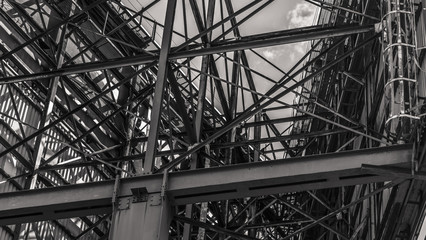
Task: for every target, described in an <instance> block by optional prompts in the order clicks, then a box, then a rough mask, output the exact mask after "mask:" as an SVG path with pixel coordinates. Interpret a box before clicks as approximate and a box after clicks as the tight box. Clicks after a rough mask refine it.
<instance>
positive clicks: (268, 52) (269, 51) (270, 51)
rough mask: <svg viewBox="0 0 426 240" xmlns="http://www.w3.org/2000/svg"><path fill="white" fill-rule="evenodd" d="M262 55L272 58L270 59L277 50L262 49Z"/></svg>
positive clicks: (274, 55)
mask: <svg viewBox="0 0 426 240" xmlns="http://www.w3.org/2000/svg"><path fill="white" fill-rule="evenodd" d="M263 55H264V56H265V57H266V58H267V59H269V60H272V59H274V58H275V57H276V56H277V52H276V51H273V50H266V51H263Z"/></svg>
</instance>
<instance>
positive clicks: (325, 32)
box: [0, 25, 374, 84]
mask: <svg viewBox="0 0 426 240" xmlns="http://www.w3.org/2000/svg"><path fill="white" fill-rule="evenodd" d="M372 30H374V25H366V26H356V25H349V26H348V25H346V26H333V27H321V26H313V27H305V28H299V29H291V30H284V31H279V32H273V33H268V34H259V35H252V36H247V37H243V38H241V39H238V40H231V41H229V40H224V41H220V42H217V43H216V44H213V45H211V46H210V47H205V48H198V47H199V46H198V45H196V46H191V48H193V50H185V51H178V52H173V48H172V49H171V53H170V55H169V57H168V59H169V60H177V59H181V58H191V57H197V56H203V55H207V54H217V53H222V52H231V51H237V50H245V49H252V48H261V47H269V46H276V45H283V44H289V43H295V42H303V41H310V40H314V39H321V38H330V37H338V36H345V35H350V34H358V33H365V32H369V31H372ZM194 48H196V49H194ZM158 57H159V56H158V52H152V53H151V54H143V55H138V56H134V57H125V58H117V59H111V60H108V61H105V62H93V63H84V64H75V65H71V66H67V67H63V68H61V69H58V70H53V71H49V72H42V73H35V74H28V75H22V76H14V77H6V78H1V79H0V84H2V83H11V82H20V81H34V80H40V79H45V78H51V77H56V76H64V75H71V74H78V73H85V72H92V71H98V70H100V69H110V68H120V67H126V66H133V65H143V64H148V63H151V62H153V61H156V60H158Z"/></svg>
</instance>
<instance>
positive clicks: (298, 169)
mask: <svg viewBox="0 0 426 240" xmlns="http://www.w3.org/2000/svg"><path fill="white" fill-rule="evenodd" d="M411 156H412V146H411V145H395V146H391V147H383V148H373V149H367V150H358V151H348V152H342V153H334V154H323V155H317V156H307V157H298V158H291V159H283V160H276V161H266V162H256V163H247V164H239V165H232V166H223V167H215V168H209V169H197V170H190V171H180V172H172V173H170V174H169V181H168V186H167V194H168V197H169V199H170V201H171V203H172V204H174V205H181V204H187V203H195V202H202V201H217V200H222V199H234V198H242V197H249V196H260V195H269V194H276V193H284V192H298V191H305V190H313V189H323V188H332V187H340V186H347V185H357V184H364V183H370V182H382V181H389V180H393V179H394V177H393V176H388V175H375V174H365V172H364V171H363V170H362V169H361V166H362V165H363V164H369V165H376V166H384V165H386V166H399V167H404V166H405V167H408V166H410V161H411ZM162 180H163V174H152V175H145V176H139V177H133V178H125V179H122V180H121V181H120V182H121V185H120V192H119V196H118V197H119V198H125V197H129V196H132V189H137V188H142V187H145V188H146V189H147V190H148V192H149V193H158V192H160V190H161V185H162ZM113 191H114V181H113V180H110V181H103V182H96V183H87V184H77V185H70V186H63V187H54V188H45V189H36V190H27V191H20V192H10V193H2V194H0V202H1V204H0V225H9V224H16V223H23V222H35V221H42V220H48V219H60V218H68V217H77V216H86V215H92V214H101V213H109V212H111V211H112V207H111V199H112V196H113Z"/></svg>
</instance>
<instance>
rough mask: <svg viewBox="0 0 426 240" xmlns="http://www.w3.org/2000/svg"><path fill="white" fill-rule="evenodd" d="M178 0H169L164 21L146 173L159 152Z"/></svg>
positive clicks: (150, 169) (146, 157)
mask: <svg viewBox="0 0 426 240" xmlns="http://www.w3.org/2000/svg"><path fill="white" fill-rule="evenodd" d="M175 9H176V0H169V1H168V2H167V9H166V18H165V21H164V31H163V39H162V42H161V51H160V59H159V62H158V73H157V82H156V83H155V92H154V102H153V109H152V112H151V121H150V129H149V135H148V143H147V150H146V155H145V162H144V165H143V167H144V169H143V171H144V172H145V173H150V172H151V171H152V167H153V166H154V162H155V154H156V152H157V140H158V132H159V130H160V120H161V109H162V106H163V95H164V88H165V86H166V81H167V61H168V55H169V51H170V45H171V40H172V35H173V22H174V18H175Z"/></svg>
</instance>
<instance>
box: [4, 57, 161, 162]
mask: <svg viewBox="0 0 426 240" xmlns="http://www.w3.org/2000/svg"><path fill="white" fill-rule="evenodd" d="M154 65H155V62H153V63H151V64H149V65H147V66H145V67H144V68H142V69H140V70H138V71H137V72H136V74H140V73H142V72H144V71H147V70H148V69H149V68H151V67H152V66H154ZM131 79H133V76H130V77H127V78H125V79H123V80H122V81H121V82H118V83H116V84H114V85H113V86H112V87H110V88H108V89H107V90H105V91H103V92H101V93H100V94H98V95H96V96H95V97H93V98H92V99H90V100H89V101H87V102H85V103H82V104H81V105H79V106H78V107H77V108H75V109H73V110H71V111H69V112H68V113H66V114H64V115H62V116H61V117H59V118H58V119H56V120H55V121H52V122H51V123H50V124H48V125H46V126H44V127H43V128H40V129H39V130H37V131H35V132H34V133H32V134H31V135H29V136H27V137H26V138H24V139H22V141H20V142H18V143H16V144H14V145H13V146H11V147H10V148H8V149H6V150H5V151H3V152H1V153H0V157H3V156H5V155H6V154H8V153H10V152H11V151H14V150H15V149H16V148H18V147H20V146H22V145H23V144H24V143H25V142H27V141H29V140H31V139H33V138H34V137H36V136H38V135H39V134H42V133H43V132H44V131H46V130H48V129H49V128H51V127H52V126H55V125H56V124H58V123H60V122H62V121H63V120H65V119H67V118H68V117H70V116H71V115H73V114H75V113H76V112H78V111H80V110H82V109H83V108H85V107H87V106H89V105H90V104H92V103H93V102H95V101H97V100H99V99H100V98H102V97H104V96H105V95H106V94H108V93H110V92H112V91H113V90H114V89H116V88H118V87H119V86H122V85H123V84H125V83H127V82H129V81H130V80H131Z"/></svg>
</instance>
